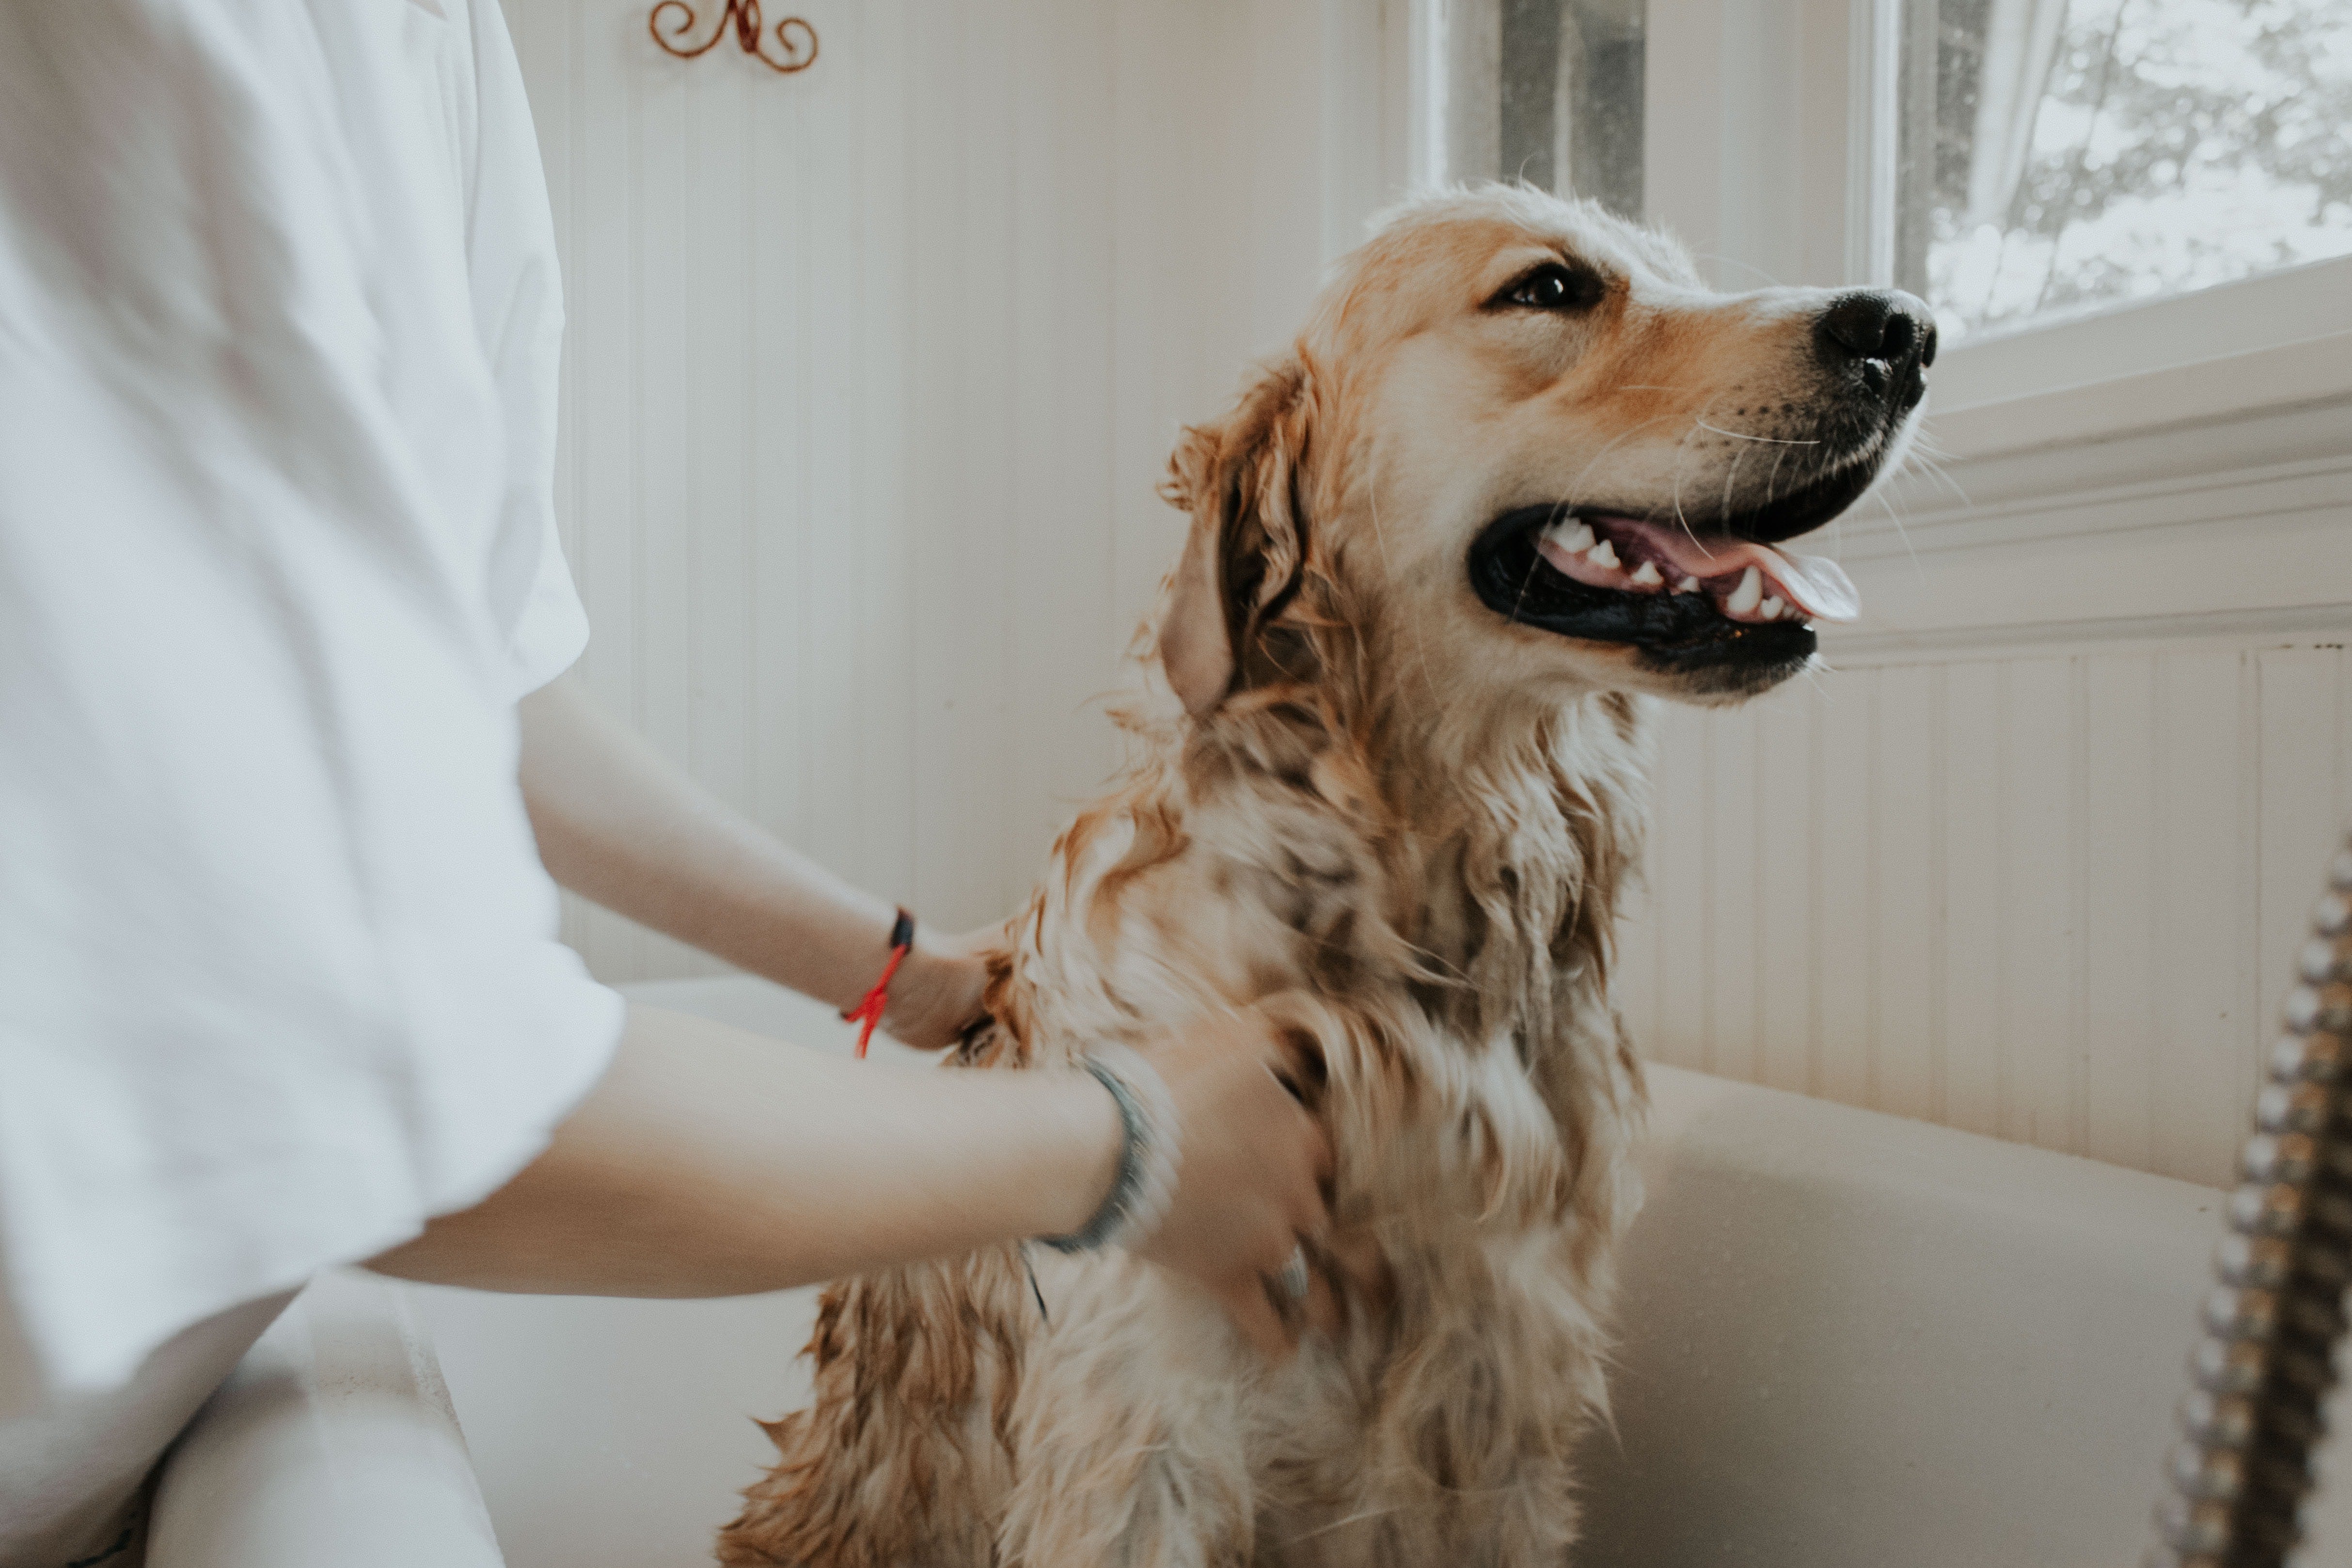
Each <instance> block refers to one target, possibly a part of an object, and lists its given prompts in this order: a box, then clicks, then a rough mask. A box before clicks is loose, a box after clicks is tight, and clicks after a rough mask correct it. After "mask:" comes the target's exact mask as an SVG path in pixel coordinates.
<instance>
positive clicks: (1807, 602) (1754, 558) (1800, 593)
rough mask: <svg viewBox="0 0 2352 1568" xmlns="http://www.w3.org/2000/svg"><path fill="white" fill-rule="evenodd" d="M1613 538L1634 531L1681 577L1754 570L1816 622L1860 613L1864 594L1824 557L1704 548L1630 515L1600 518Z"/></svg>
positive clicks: (1683, 532) (1730, 543) (1736, 545)
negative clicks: (1750, 568)
mask: <svg viewBox="0 0 2352 1568" xmlns="http://www.w3.org/2000/svg"><path fill="white" fill-rule="evenodd" d="M1599 521H1601V522H1602V523H1603V524H1605V525H1606V526H1607V528H1608V530H1609V531H1610V532H1612V533H1614V534H1622V533H1628V532H1631V533H1637V534H1639V535H1641V537H1642V542H1643V544H1645V545H1646V546H1648V548H1650V549H1651V550H1653V551H1654V552H1657V553H1658V554H1660V555H1663V556H1664V557H1665V558H1666V559H1667V560H1668V561H1670V562H1672V563H1674V565H1675V569H1676V570H1677V571H1679V572H1681V573H1682V574H1684V575H1685V576H1689V577H1698V578H1702V579H1704V578H1708V577H1721V576H1724V575H1726V574H1729V573H1733V572H1744V571H1746V570H1747V569H1748V567H1750V566H1753V567H1755V568H1756V569H1757V570H1758V571H1759V572H1760V573H1762V574H1764V576H1765V578H1766V580H1768V581H1769V582H1770V583H1771V584H1772V585H1773V586H1774V588H1775V589H1776V590H1777V591H1778V592H1779V593H1780V596H1781V597H1782V598H1784V599H1786V600H1788V601H1789V602H1790V604H1792V605H1797V606H1798V607H1799V608H1801V609H1802V610H1803V611H1804V612H1805V614H1807V615H1808V616H1812V617H1813V618H1814V619H1815V620H1822V621H1851V620H1855V619H1858V618H1859V617H1860V616H1861V615H1862V595H1861V594H1860V593H1858V592H1857V591H1856V590H1855V588H1854V585H1853V579H1852V578H1850V577H1848V576H1847V575H1846V574H1845V571H1844V569H1843V568H1842V567H1841V566H1839V565H1838V563H1836V562H1834V561H1832V560H1831V559H1830V558H1829V557H1828V556H1826V555H1785V554H1782V553H1781V552H1780V551H1778V550H1775V549H1773V548H1772V547H1771V546H1770V545H1769V544H1748V543H1745V542H1740V541H1738V540H1730V539H1718V540H1711V541H1709V542H1708V543H1707V544H1706V545H1702V544H1701V543H1699V542H1698V541H1697V540H1696V539H1694V538H1692V537H1691V535H1690V531H1689V530H1687V529H1685V528H1684V527H1682V526H1681V525H1679V524H1676V523H1667V522H1643V521H1640V520H1639V519H1636V518H1630V517H1605V518H1602V519H1600V520H1599Z"/></svg>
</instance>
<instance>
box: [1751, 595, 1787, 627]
mask: <svg viewBox="0 0 2352 1568" xmlns="http://www.w3.org/2000/svg"><path fill="white" fill-rule="evenodd" d="M1786 608H1788V606H1787V605H1783V604H1782V603H1780V595H1778V594H1775V595H1772V596H1771V597H1770V598H1769V599H1767V600H1765V601H1764V602H1763V603H1762V604H1761V605H1758V606H1757V607H1756V609H1757V613H1758V614H1759V615H1760V616H1763V617H1764V618H1765V619H1766V620H1768V621H1777V620H1779V619H1780V612H1781V611H1782V610H1784V609H1786Z"/></svg>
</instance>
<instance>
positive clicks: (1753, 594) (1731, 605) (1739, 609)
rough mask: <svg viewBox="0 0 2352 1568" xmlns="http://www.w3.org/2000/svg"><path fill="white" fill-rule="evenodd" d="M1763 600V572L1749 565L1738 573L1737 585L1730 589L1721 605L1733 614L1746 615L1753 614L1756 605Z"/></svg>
mask: <svg viewBox="0 0 2352 1568" xmlns="http://www.w3.org/2000/svg"><path fill="white" fill-rule="evenodd" d="M1763 602H1764V574H1762V573H1761V572H1759V571H1758V570H1756V568H1755V567H1753V566H1750V567H1749V568H1748V570H1747V571H1745V572H1742V573H1741V574H1739V586H1738V587H1737V588H1734V589H1733V590H1732V591H1731V597H1730V598H1728V599H1727V600H1725V601H1724V605H1723V607H1724V608H1725V609H1727V610H1729V611H1730V612H1731V613H1732V614H1733V615H1735V616H1748V615H1753V614H1755V613H1756V606H1757V605H1760V604H1762V603H1763Z"/></svg>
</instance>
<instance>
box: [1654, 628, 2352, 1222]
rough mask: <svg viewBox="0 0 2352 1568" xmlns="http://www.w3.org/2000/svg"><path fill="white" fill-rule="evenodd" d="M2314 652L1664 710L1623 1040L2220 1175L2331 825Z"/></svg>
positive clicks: (2213, 1177) (2329, 706)
mask: <svg viewBox="0 0 2352 1568" xmlns="http://www.w3.org/2000/svg"><path fill="white" fill-rule="evenodd" d="M2347 704H2352V663H2347V654H2346V652H2345V650H2344V648H2343V647H2341V646H2337V645H2321V644H2319V643H2316V642H2305V643H2304V644H2302V645H2301V646H2294V647H2280V646H2275V644H2274V643H2263V642H2254V641H2252V640H2250V639H2235V640H2234V642H2231V641H2224V642H2221V643H2218V644H2217V643H2207V644H2197V645H2189V644H2175V645H2170V646H2163V647H2146V648H2138V649H2134V650H2130V651H2120V650H2113V649H2106V648H2086V649H2084V651H2081V652H2078V653H2075V654H2072V655H2066V656H2057V657H2053V656H2051V655H2047V654H2040V653H2037V654H2035V655H2032V656H2028V657H2020V658H2002V657H1999V656H1985V655H1981V654H1979V655H1974V656H1971V657H1968V658H1954V659H1950V660H1939V661H1915V662H1906V663H1901V664H1886V665H1868V664H1858V665H1856V666H1854V667H1853V668H1843V669H1841V670H1840V671H1838V672H1837V673H1835V674H1833V675H1829V676H1826V677H1824V678H1823V679H1822V680H1820V681H1819V682H1818V683H1812V684H1808V683H1802V682H1800V683H1798V684H1796V685H1795V686H1793V687H1791V688H1790V689H1788V690H1786V691H1784V692H1782V693H1779V694H1776V695H1774V696H1773V697H1771V698H1769V699H1767V700H1764V701H1762V702H1759V703H1756V704H1753V705H1751V706H1749V707H1748V708H1745V709H1739V710H1732V711H1730V712H1704V711H1700V710H1692V709H1685V708H1673V709H1666V710H1663V712H1662V718H1663V721H1664V735H1663V736H1662V743H1661V746H1660V756H1659V764H1658V765H1659V777H1658V799H1657V814H1658V818H1659V828H1658V837H1657V840H1656V842H1655V844H1654V848H1653V852H1652V861H1651V878H1652V889H1651V895H1650V900H1649V902H1648V906H1647V910H1646V912H1645V913H1644V914H1643V915H1642V916H1641V917H1639V918H1638V919H1637V921H1635V923H1634V924H1633V927H1632V928H1631V929H1630V930H1629V931H1628V932H1627V934H1626V945H1627V948H1628V951H1629V953H1632V954H1638V957H1629V961H1628V965H1627V972H1628V973H1629V975H1633V974H1639V975H1641V976H1643V980H1642V981H1641V982H1640V983H1639V984H1640V985H1641V986H1642V987H1643V988H1645V989H1646V988H1654V993H1655V997H1654V999H1653V998H1652V997H1650V996H1643V997H1639V998H1636V999H1630V1000H1629V1005H1628V1007H1627V1015H1628V1017H1629V1020H1630V1021H1631V1022H1632V1023H1633V1026H1634V1027H1635V1028H1636V1029H1637V1030H1638V1031H1640V1032H1641V1034H1642V1035H1643V1043H1644V1045H1645V1046H1646V1047H1648V1049H1649V1050H1650V1052H1651V1053H1652V1054H1653V1055H1654V1056H1656V1057H1658V1058H1661V1059H1664V1060H1667V1061H1671V1062H1674V1063H1675V1064H1676V1065H1679V1066H1689V1067H1697V1068H1704V1069H1706V1070H1707V1071H1711V1072H1717V1073H1721V1074H1724V1075H1726V1076H1728V1077H1733V1078H1739V1079H1749V1080H1752V1081H1757V1082H1764V1083H1771V1084H1775V1085H1777V1086H1779V1087H1782V1088H1789V1089H1804V1090H1808V1091H1810V1092H1813V1093H1817V1094H1822V1095H1824V1096H1827V1097H1828V1098H1831V1099H1833V1100H1845V1101H1848V1102H1850V1103H1853V1104H1857V1105H1866V1106H1871V1107H1874V1108H1875V1109H1880V1110H1892V1111H1895V1112H1898V1113H1901V1114H1904V1115H1910V1116H1917V1117H1922V1118H1925V1119H1927V1120H1930V1121H1940V1122H1943V1123H1945V1124H1947V1125H1949V1126H1954V1127H1959V1128H1964V1129H1967V1130H1969V1131H1979V1132H1985V1133H1990V1134H1992V1135H1994V1136H1997V1137H2002V1138H2008V1139H2011V1140H2014V1141H2017V1142H2030V1143H2036V1144H2040V1145H2042V1146H2043V1147H2046V1148H2052V1149H2058V1150H2063V1151H2065V1152H2072V1153H2079V1154H2087V1155H2091V1156H2094V1157H2095V1158H2098V1159H2103V1160H2109V1161H2113V1162H2115V1163H2118V1164H2126V1165H2133V1166H2137V1167H2140V1168H2143V1169H2151V1170H2157V1171H2161V1172H2164V1173H2168V1174H2171V1175H2177V1176H2182V1177H2186V1178H2189V1179H2191V1180H2197V1181H2204V1182H2211V1183H2219V1182H2221V1181H2223V1180H2224V1179H2225V1177H2226V1176H2227V1174H2228V1169H2229V1162H2230V1160H2231V1156H2232V1154H2233V1152H2234V1150H2235V1146H2236V1144H2237V1142H2238V1140H2239V1139H2240V1137H2241V1136H2242V1133H2243V1131H2244V1126H2245V1119H2246V1112H2247V1107H2248V1106H2249V1105H2250V1104H2251V1102H2252V1095H2253V1091H2254V1089H2255V1086H2256V1083H2257V1080H2258V1077H2259V1073H2260V1064H2261V1059H2262V1056H2263V1052H2264V1050H2265V1049H2266V1048H2267V1047H2268V1044H2269V1038H2270V1031H2271V1028H2272V1026H2273V1022H2274V1020H2275V1019H2276V1017H2277V1009H2278V1005H2279V1002H2280V1000H2281V997H2282V996H2283V994H2284V991H2285V988H2286V984H2287V977H2288V973H2289V970H2290V966H2291V963H2292V959H2293V955H2294V950H2295V948H2296V947H2297V946H2299V945H2300V942H2301V940H2302V933H2303V929H2304V921H2305V919H2306V917H2307V914H2308V911H2309V910H2310V907H2311V903H2312V900H2313V899H2314V898H2315V896H2316V895H2317V892H2318V887H2319V883H2318V877H2319V871H2320V868H2321V864H2322V861H2323V858H2324V857H2325V855H2326V851H2327V850H2328V847H2329V846H2330V844H2331V843H2332V842H2333V839H2334V836H2335V834H2336V832H2337V830H2338V828H2339V826H2340V825H2341V824H2342V823H2343V821H2344V820H2345V819H2346V818H2347V816H2352V798H2347V784H2352V769H2347V761H2346V744H2345V740H2346V738H2345V718H2344V715H2345V714H2346V712H2347Z"/></svg>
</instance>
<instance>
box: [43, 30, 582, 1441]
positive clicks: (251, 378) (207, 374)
mask: <svg viewBox="0 0 2352 1568" xmlns="http://www.w3.org/2000/svg"><path fill="white" fill-rule="evenodd" d="M561 320H562V318H561V306H560V302H559V298H558V288H557V280H556V268H555V259H554V251H553V245H552V237H551V224H550V221H549V217H548V214H547V205H546V194H545V188H544V184H543V182H542V180H541V174H540V171H539V166H538V153H537V149H536V144H535V142H534V141H533V139H532V136H531V131H530V117H529V112H528V109H527V107H526V105H525V102H524V99H523V94H522V85H521V81H520V72H519V69H518V68H517V65H516V62H515V59H514V56H513V50H512V46H511V44H510V42H509V39H508V37H507V35H506V31H505V26H504V23H503V20H502V18H501V17H500V16H499V11H498V9H497V5H496V0H473V3H472V4H470V5H469V4H468V0H38V3H27V4H6V5H0V1287H5V1288H0V1419H5V1418H6V1417H7V1416H8V1415H11V1414H15V1413H21V1412H23V1411H26V1410H28V1409H34V1408H39V1407H43V1406H54V1405H56V1404H57V1402H58V1400H60V1399H62V1398H64V1397H66V1396H67V1395H68V1394H75V1393H77V1392H78V1391H89V1390H102V1389H105V1388H108V1387H110V1386H113V1385H116V1384H120V1383H121V1380H123V1379H124V1378H126V1377H127V1376H128V1375H129V1374H130V1373H131V1371H132V1370H133V1369H134V1368H135V1367H136V1366H137V1365H138V1364H139V1363H140V1361H141V1359H142V1357H143V1356H144V1355H145V1354H146V1353H147V1352H150V1351H151V1350H152V1349H153V1348H154V1347H155V1346H156V1345H158V1344H159V1343H161V1342H163V1341H164V1340H166V1339H167V1338H169V1337H170V1336H171V1335H172V1334H173V1333H174V1332H175V1331H178V1330H180V1329H181V1328H183V1327H184V1325H187V1324H189V1323H192V1322H194V1321H198V1320H200V1319H203V1318H205V1317H208V1316H210V1315H212V1314H214V1313H216V1312H218V1311H220V1310H223V1309H225V1308H227V1307H230V1306H232V1305H234V1304H236V1303H239V1302H243V1301H248V1300H254V1299H257V1298H259V1297H263V1296H266V1295H268V1294H270V1293H272V1292H274V1291H277V1290H279V1289H284V1288H287V1287H289V1286H291V1285H293V1284H296V1283H298V1282H299V1281H300V1280H301V1279H305V1278H306V1277H307V1276H309V1275H310V1273H311V1272H313V1271H314V1270H316V1269H318V1268H320V1267H322V1266H324V1265H327V1264H330V1263H332V1262H335V1261H337V1260H341V1259H348V1258H357V1257H362V1256H365V1255H367V1254H370V1253H372V1252H373V1251H375V1250H377V1249H379V1248H381V1247H385V1246H387V1245H390V1244H392V1243H394V1242H396V1241H399V1240H401V1239H403V1238H404V1237H408V1236H410V1235H413V1234H414V1233H415V1231H416V1230H417V1229H418V1228H419V1226H420V1225H421V1223H422V1222H423V1220H424V1219H425V1218H426V1217H427V1216H429V1215H434V1214H436V1213H442V1212H446V1211H449V1210H453V1209H456V1208H460V1207H463V1206H466V1205H468V1204H470V1203H472V1202H474V1201H476V1200H478V1198H480V1197H481V1196H483V1195H484V1194H487V1193H488V1192H489V1191H491V1190H492V1189H494V1188H495V1187H496V1186H498V1185H499V1184H501V1183H502V1182H503V1181H504V1180H505V1179H506V1178H507V1177H508V1176H509V1175H510V1174H511V1173H513V1172H514V1171H516V1170H517V1169H519V1168H520V1166H521V1165H522V1164H523V1163H527V1162H528V1161H529V1160H530V1157H531V1156H532V1155H533V1154H535V1153H536V1152H538V1150H539V1149H540V1148H541V1147H542V1146H543V1144H544V1141H545V1138H546V1136H547V1133H548V1131H550V1129H551V1127H552V1126H553V1124H554V1123H555V1122H556V1121H558V1120H560V1119H561V1117H562V1114H563V1113H564V1111H565V1110H567V1109H568V1108H569V1107H570V1106H572V1104H574V1103H575V1102H576V1101H577V1100H578V1099H579V1097H580V1096H581V1095H582V1094H583V1093H584V1092H585V1091H586V1089H588V1088H589V1087H590V1086H591V1085H592V1084H593V1082H594V1080H595V1079H596V1077H597V1076H598V1075H599V1074H600V1073H601V1071H602V1070H603V1068H604V1065H605V1063H606V1061H607V1060H608V1059H609V1056H610V1053H611V1050H612V1047H613V1044H614V1040H615V1038H616V1037H617V1034H618V1030H619V1026H620V1021H621V1004H620V1002H619V999H618V998H617V997H615V996H614V995H613V994H611V993H610V992H608V991H606V990H604V988H603V987H601V986H598V985H596V984H593V982H591V981H590V980H589V979H588V978H587V976H586V974H585V973H583V970H582V968H581V966H580V964H579V963H578V961H577V960H576V959H575V958H574V957H573V955H572V953H571V952H569V951H568V950H566V949H565V948H563V947H562V946H561V945H559V944H558V942H556V941H555V925H556V901H555V894H554V889H553V888H552V887H551V884H550V883H549V882H548V880H547V878H546V876H545V873H544V872H543V871H542V870H541V868H540V865H539V862H538V858H537V855H536V853H535V851H534V848H533V846H532V842H531V838H530V829H529V825H528V823H527V821H526V819H525V817H524V815H523V812H522V808H521V803H520V798H519V795H518V792H517V790H516V787H515V784H514V777H515V746H516V739H515V727H514V718H513V711H512V702H513V700H514V699H515V698H516V697H517V696H518V695H519V694H520V693H521V692H523V691H525V690H527V689H530V688H531V687H533V686H535V685H537V684H539V683H541V682H542V681H543V680H545V679H548V678H549V677H551V676H552V675H553V674H555V673H556V672H558V671H559V670H561V669H562V668H563V667H564V666H566V665H567V664H569V663H570V662H571V661H572V658H574V657H575V656H576V655H577V653H578V651H579V648H580V646H581V643H582V641H583V638H584V636H585V627H584V624H583V617H582V616H581V613H580V607H579V604H578V601H577V599H576V598H575V597H574V595H572V587H571V584H570V580H569V577H568V575H567V574H566V573H565V570H564V567H563V563H562V555H561V552H560V551H559V549H558V548H557V545H556V541H555V534H554V529H553V522H552V515H551V497H550V485H551V450H552V439H553V425H554V382H553V376H554V367H555V359H556V353H557V345H558V337H559V333H560V329H561Z"/></svg>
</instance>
